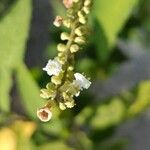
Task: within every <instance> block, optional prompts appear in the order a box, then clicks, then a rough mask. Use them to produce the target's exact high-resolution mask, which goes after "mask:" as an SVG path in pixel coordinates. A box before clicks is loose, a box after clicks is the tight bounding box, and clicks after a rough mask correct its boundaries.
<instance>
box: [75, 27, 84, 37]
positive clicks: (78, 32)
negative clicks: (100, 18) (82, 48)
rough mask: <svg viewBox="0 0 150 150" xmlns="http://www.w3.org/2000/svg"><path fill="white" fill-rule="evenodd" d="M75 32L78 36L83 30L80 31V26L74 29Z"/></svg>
mask: <svg viewBox="0 0 150 150" xmlns="http://www.w3.org/2000/svg"><path fill="white" fill-rule="evenodd" d="M75 34H76V35H78V36H82V35H83V32H82V31H81V28H76V29H75Z"/></svg>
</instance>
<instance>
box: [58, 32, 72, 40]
mask: <svg viewBox="0 0 150 150" xmlns="http://www.w3.org/2000/svg"><path fill="white" fill-rule="evenodd" d="M60 37H61V39H62V40H69V37H70V36H69V34H68V33H67V32H63V33H61V36H60Z"/></svg>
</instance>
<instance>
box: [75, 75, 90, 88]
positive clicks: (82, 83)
mask: <svg viewBox="0 0 150 150" xmlns="http://www.w3.org/2000/svg"><path fill="white" fill-rule="evenodd" d="M74 76H75V79H76V80H74V83H75V84H76V85H77V86H79V87H80V88H81V89H82V88H85V89H88V88H89V87H90V85H91V82H90V81H89V80H88V79H86V78H85V77H84V76H83V75H82V74H80V73H75V74H74Z"/></svg>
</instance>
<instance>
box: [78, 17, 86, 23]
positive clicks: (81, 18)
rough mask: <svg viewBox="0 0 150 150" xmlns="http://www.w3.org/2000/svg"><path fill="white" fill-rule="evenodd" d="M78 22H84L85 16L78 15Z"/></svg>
mask: <svg viewBox="0 0 150 150" xmlns="http://www.w3.org/2000/svg"><path fill="white" fill-rule="evenodd" d="M79 22H80V23H82V24H86V18H85V17H84V16H81V17H79Z"/></svg>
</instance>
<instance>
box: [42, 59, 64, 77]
mask: <svg viewBox="0 0 150 150" xmlns="http://www.w3.org/2000/svg"><path fill="white" fill-rule="evenodd" d="M43 70H44V71H46V72H47V74H48V75H49V76H51V75H56V76H57V75H58V74H59V73H60V72H61V70H62V65H61V64H60V63H59V62H58V61H57V60H55V59H54V60H51V59H50V60H49V61H48V63H47V65H46V67H45V68H43Z"/></svg>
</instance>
